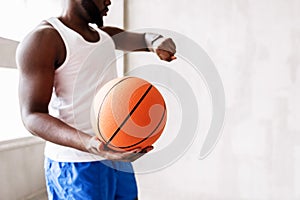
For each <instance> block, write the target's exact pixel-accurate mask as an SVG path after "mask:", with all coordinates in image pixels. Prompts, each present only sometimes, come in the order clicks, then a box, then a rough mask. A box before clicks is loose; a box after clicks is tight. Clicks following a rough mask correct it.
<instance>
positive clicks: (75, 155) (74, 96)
mask: <svg viewBox="0 0 300 200" xmlns="http://www.w3.org/2000/svg"><path fill="white" fill-rule="evenodd" d="M47 21H48V22H49V23H50V24H51V25H52V26H53V27H54V28H55V29H56V30H57V31H58V33H59V34H60V36H61V38H62V39H63V41H64V44H65V47H66V58H65V62H64V63H63V64H62V65H61V66H60V67H59V68H58V69H57V70H56V71H55V78H54V87H53V94H52V99H51V102H50V105H49V111H50V114H51V115H52V116H55V117H57V118H59V119H60V120H62V121H63V122H65V123H66V124H68V125H70V126H72V127H74V128H76V129H78V130H81V131H83V132H85V133H87V134H90V135H94V133H93V130H92V126H91V123H90V106H91V103H92V100H93V97H94V96H95V92H96V91H97V89H99V88H100V87H101V86H103V85H104V84H105V83H106V82H108V81H109V80H111V79H113V78H116V77H117V70H116V63H115V61H116V55H115V46H114V43H113V40H112V38H111V37H110V36H109V35H108V34H107V33H105V32H103V31H102V30H100V29H96V30H97V31H98V33H99V35H100V40H99V41H98V42H88V41H86V40H85V39H84V38H83V37H82V36H81V35H80V34H78V33H77V32H75V31H74V30H72V29H70V28H68V27H67V26H65V25H64V24H63V23H62V22H61V21H60V20H59V19H58V18H50V19H48V20H47ZM61 134H64V133H63V132H62V133H61ZM45 156H46V157H48V158H50V159H52V160H55V161H61V162H87V161H95V160H102V159H103V158H102V157H100V156H96V155H94V154H90V153H86V152H83V151H79V150H76V149H74V148H70V147H65V146H61V145H57V144H54V143H51V142H46V147H45Z"/></svg>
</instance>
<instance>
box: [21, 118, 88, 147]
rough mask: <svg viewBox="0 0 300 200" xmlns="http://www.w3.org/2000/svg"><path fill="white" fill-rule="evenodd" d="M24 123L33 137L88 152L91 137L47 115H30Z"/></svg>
mask: <svg viewBox="0 0 300 200" xmlns="http://www.w3.org/2000/svg"><path fill="white" fill-rule="evenodd" d="M23 121H24V125H25V127H26V128H27V130H28V131H30V132H31V133H32V134H33V135H37V136H39V137H41V138H43V139H45V140H47V141H50V142H53V143H56V144H59V145H63V146H68V147H72V148H75V149H78V150H81V151H86V152H87V151H88V150H87V144H88V141H89V139H90V138H91V136H89V135H87V134H85V133H83V132H81V131H79V130H76V129H75V128H73V127H71V126H69V125H67V124H66V123H64V122H62V121H61V120H59V119H57V118H55V117H52V116H50V115H49V114H47V113H32V114H28V115H27V116H26V117H25V118H24V119H23Z"/></svg>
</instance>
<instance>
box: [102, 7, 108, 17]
mask: <svg viewBox="0 0 300 200" xmlns="http://www.w3.org/2000/svg"><path fill="white" fill-rule="evenodd" d="M108 11H109V9H108V8H105V9H104V10H103V15H104V16H107V13H108Z"/></svg>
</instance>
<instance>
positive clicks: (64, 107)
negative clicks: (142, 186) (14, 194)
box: [17, 0, 176, 200]
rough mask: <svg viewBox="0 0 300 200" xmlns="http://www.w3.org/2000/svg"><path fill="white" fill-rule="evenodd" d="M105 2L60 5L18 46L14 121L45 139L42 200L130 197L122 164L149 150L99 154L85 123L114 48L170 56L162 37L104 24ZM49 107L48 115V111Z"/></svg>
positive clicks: (111, 73)
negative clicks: (16, 118)
mask: <svg viewBox="0 0 300 200" xmlns="http://www.w3.org/2000/svg"><path fill="white" fill-rule="evenodd" d="M110 4H111V2H110V0H67V1H66V6H65V9H64V11H63V13H62V15H61V16H60V17H58V18H50V19H48V20H46V21H43V22H42V23H41V24H40V25H38V26H37V27H36V28H35V29H34V30H33V31H32V32H31V33H29V34H28V36H27V37H26V38H25V39H24V40H23V41H22V42H21V43H20V45H19V47H18V51H17V63H18V67H19V70H20V82H19V98H20V107H21V115H22V120H23V123H24V125H25V127H26V128H27V129H28V130H29V131H30V132H31V133H32V134H34V135H36V136H38V137H41V138H43V139H45V140H46V141H47V142H46V147H45V157H46V158H45V176H46V183H47V191H48V197H49V199H76V200H78V199H87V200H88V199H97V200H99V199H104V200H113V199H124V200H125V199H128V200H133V199H137V187H136V181H135V177H134V173H126V172H122V169H124V168H126V169H131V170H132V166H131V164H130V162H132V161H134V160H136V159H138V158H139V157H141V156H142V155H143V154H145V153H147V152H149V151H150V150H151V149H152V148H153V147H152V146H150V147H147V148H145V149H135V150H133V151H130V152H125V153H120V152H114V151H111V150H109V149H106V148H104V145H103V143H102V142H100V141H99V140H98V139H97V138H96V136H95V135H94V133H93V131H92V127H91V125H90V122H89V112H90V104H91V102H92V97H93V94H94V92H95V90H96V89H97V88H99V87H101V86H102V85H103V84H105V83H106V82H107V81H109V80H110V79H113V78H115V77H116V69H115V66H114V65H112V66H110V65H109V64H108V63H109V62H110V61H112V60H113V58H114V57H115V54H114V48H115V47H116V48H118V49H120V50H126V51H136V50H144V51H149V49H150V50H152V51H155V52H156V53H157V55H158V56H159V57H160V58H161V59H162V60H166V61H172V60H173V59H176V58H175V56H174V54H175V44H174V43H173V41H172V40H171V39H169V38H167V39H166V38H163V37H162V36H160V35H157V34H153V33H145V34H139V33H130V32H125V31H124V30H121V29H118V28H114V27H104V26H103V16H105V15H106V14H107V12H108V6H109V5H110ZM90 23H94V24H96V25H97V26H98V27H99V29H97V28H92V27H91V26H90V25H89V24H90ZM117 34H118V35H117ZM112 36H115V37H112ZM111 37H112V38H111ZM149 45H150V46H149ZM147 46H148V47H149V49H148V48H145V47H147ZM155 47H157V48H155ZM107 66H110V67H109V68H107ZM95 72H97V73H95ZM99 74H100V75H101V77H99ZM77 90H78V91H77ZM49 107H51V108H52V109H53V110H54V111H55V112H53V113H49V111H48V108H49ZM109 166H110V167H109ZM132 172H133V171H132Z"/></svg>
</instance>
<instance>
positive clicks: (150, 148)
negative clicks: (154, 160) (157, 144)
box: [128, 146, 153, 162]
mask: <svg viewBox="0 0 300 200" xmlns="http://www.w3.org/2000/svg"><path fill="white" fill-rule="evenodd" d="M152 149H153V146H149V147H146V148H144V149H142V150H141V151H139V152H138V153H136V154H132V155H131V156H129V157H128V160H129V161H130V162H133V161H135V160H137V159H139V158H140V157H142V156H143V155H145V154H146V153H148V152H150V151H151V150H152Z"/></svg>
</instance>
